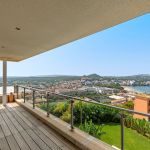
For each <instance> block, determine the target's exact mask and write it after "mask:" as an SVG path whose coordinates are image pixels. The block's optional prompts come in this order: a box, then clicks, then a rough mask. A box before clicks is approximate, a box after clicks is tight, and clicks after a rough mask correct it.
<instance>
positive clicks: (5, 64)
mask: <svg viewBox="0 0 150 150" xmlns="http://www.w3.org/2000/svg"><path fill="white" fill-rule="evenodd" d="M2 100H3V105H4V106H5V105H6V103H7V61H3V99H2Z"/></svg>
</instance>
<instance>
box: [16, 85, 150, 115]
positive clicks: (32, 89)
mask: <svg viewBox="0 0 150 150" xmlns="http://www.w3.org/2000/svg"><path fill="white" fill-rule="evenodd" d="M18 87H21V88H25V89H28V90H31V91H39V92H45V93H49V94H53V95H58V96H62V97H65V98H70V99H73V100H79V101H82V102H86V103H91V104H97V105H101V106H106V107H110V108H114V109H117V110H120V111H125V112H128V113H131V114H138V115H142V116H146V117H150V113H144V112H139V111H134V110H130V109H126V108H122V107H117V106H113V105H108V104H104V103H100V102H96V101H86V100H85V99H83V98H79V97H74V96H70V95H65V94H59V93H55V92H50V91H48V90H41V89H36V88H32V87H31V88H30V87H26V86H18Z"/></svg>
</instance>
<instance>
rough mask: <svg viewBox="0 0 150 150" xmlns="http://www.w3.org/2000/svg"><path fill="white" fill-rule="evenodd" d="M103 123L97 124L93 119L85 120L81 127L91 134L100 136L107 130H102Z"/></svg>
mask: <svg viewBox="0 0 150 150" xmlns="http://www.w3.org/2000/svg"><path fill="white" fill-rule="evenodd" d="M103 126H104V125H103V124H101V125H95V124H94V123H93V122H92V120H90V121H88V122H87V121H85V122H84V124H82V125H80V126H79V128H80V129H81V130H83V131H85V132H87V133H89V134H90V135H93V136H94V137H97V138H100V137H101V135H103V134H105V132H103V131H102V129H103Z"/></svg>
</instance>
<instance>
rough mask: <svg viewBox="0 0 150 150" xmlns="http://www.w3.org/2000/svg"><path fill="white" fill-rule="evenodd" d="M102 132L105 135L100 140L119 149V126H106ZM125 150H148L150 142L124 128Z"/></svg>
mask: <svg viewBox="0 0 150 150" xmlns="http://www.w3.org/2000/svg"><path fill="white" fill-rule="evenodd" d="M103 131H104V132H106V134H104V135H102V137H101V140H102V141H104V142H106V143H108V144H110V145H114V146H117V147H118V148H120V145H121V144H120V125H118V124H107V125H105V126H104V128H103ZM124 133H125V150H142V149H143V150H149V149H150V140H149V139H148V138H146V137H144V136H142V135H141V134H138V133H137V132H136V131H134V130H132V129H129V128H126V127H125V132H124Z"/></svg>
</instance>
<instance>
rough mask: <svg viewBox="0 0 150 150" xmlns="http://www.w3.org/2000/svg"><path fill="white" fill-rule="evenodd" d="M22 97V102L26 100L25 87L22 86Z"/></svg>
mask: <svg viewBox="0 0 150 150" xmlns="http://www.w3.org/2000/svg"><path fill="white" fill-rule="evenodd" d="M23 99H24V103H25V101H26V88H25V87H24V89H23Z"/></svg>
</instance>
